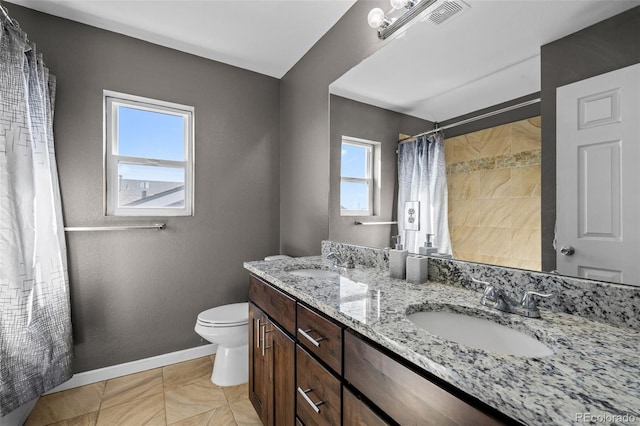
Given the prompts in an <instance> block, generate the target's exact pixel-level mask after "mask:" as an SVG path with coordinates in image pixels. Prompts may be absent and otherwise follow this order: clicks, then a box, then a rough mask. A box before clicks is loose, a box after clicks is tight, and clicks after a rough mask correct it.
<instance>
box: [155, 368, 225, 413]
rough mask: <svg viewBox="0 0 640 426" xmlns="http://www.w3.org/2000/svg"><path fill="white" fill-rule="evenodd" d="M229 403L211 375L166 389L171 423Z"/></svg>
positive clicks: (167, 408) (166, 403)
mask: <svg viewBox="0 0 640 426" xmlns="http://www.w3.org/2000/svg"><path fill="white" fill-rule="evenodd" d="M227 404H228V403H227V398H226V397H225V394H224V392H223V390H222V388H221V387H219V386H216V385H214V384H213V383H211V380H210V379H209V377H207V378H206V379H204V380H201V381H199V382H196V383H190V384H187V385H183V386H178V387H174V388H168V389H166V390H165V405H166V410H167V422H168V423H169V424H171V423H175V422H178V421H181V420H184V419H188V418H190V417H193V416H195V415H198V414H202V413H205V412H207V411H211V410H213V409H216V408H220V407H224V406H226V405H227Z"/></svg>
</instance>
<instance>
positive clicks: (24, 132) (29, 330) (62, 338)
mask: <svg viewBox="0 0 640 426" xmlns="http://www.w3.org/2000/svg"><path fill="white" fill-rule="evenodd" d="M0 25H1V27H0V416H4V415H6V414H7V413H9V412H11V411H13V410H14V409H15V408H17V407H19V406H20V405H22V404H24V403H26V402H28V401H31V400H33V399H34V398H36V397H38V396H40V395H42V394H43V393H45V392H46V391H48V390H50V389H52V388H54V387H55V386H57V385H59V384H60V383H62V382H64V381H66V380H68V379H69V378H70V377H71V362H72V337H71V316H70V305H69V278H68V274H67V252H66V246H65V240H64V228H63V224H62V207H61V203H60V189H59V185H58V175H57V169H56V161H55V155H54V146H53V103H54V94H55V78H54V77H53V76H52V75H50V74H49V70H48V69H47V68H45V66H44V64H43V61H42V56H41V55H38V54H37V53H36V49H35V46H30V45H29V43H28V41H27V36H26V34H25V33H24V32H23V31H22V30H21V29H20V28H19V26H18V25H17V23H15V22H14V21H12V20H11V19H10V18H8V17H7V16H1V17H0Z"/></svg>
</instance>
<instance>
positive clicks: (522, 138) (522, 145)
mask: <svg viewBox="0 0 640 426" xmlns="http://www.w3.org/2000/svg"><path fill="white" fill-rule="evenodd" d="M512 126H513V127H512V129H513V130H512V137H511V152H513V153H517V152H522V151H531V150H534V149H540V148H541V142H540V141H541V134H540V127H541V121H540V117H534V118H530V119H528V120H521V121H517V122H515V123H512Z"/></svg>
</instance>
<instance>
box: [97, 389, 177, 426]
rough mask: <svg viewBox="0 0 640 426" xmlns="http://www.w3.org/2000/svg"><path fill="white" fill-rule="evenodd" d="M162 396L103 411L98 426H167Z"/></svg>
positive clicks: (149, 397) (141, 399)
mask: <svg viewBox="0 0 640 426" xmlns="http://www.w3.org/2000/svg"><path fill="white" fill-rule="evenodd" d="M166 424H167V422H166V419H165V410H164V398H163V396H162V394H157V395H151V396H147V397H144V398H139V399H136V400H134V401H130V402H126V403H124V404H118V405H115V406H113V407H109V408H105V409H101V410H100V413H99V414H98V422H97V426H112V425H132V426H133V425H145V426H156V425H158V426H161V425H162V426H164V425H166Z"/></svg>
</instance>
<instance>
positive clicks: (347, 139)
mask: <svg viewBox="0 0 640 426" xmlns="http://www.w3.org/2000/svg"><path fill="white" fill-rule="evenodd" d="M343 145H352V146H358V147H364V148H366V154H367V155H366V159H365V161H366V164H365V177H364V178H356V177H348V176H342V168H341V170H340V188H342V182H356V183H366V184H367V199H368V201H369V206H368V209H367V210H366V211H364V210H349V209H343V208H340V216H373V215H374V212H373V194H374V179H373V177H374V156H375V151H376V146H378V145H380V143H379V142H374V141H369V140H366V139H360V138H354V137H351V136H342V141H341V144H340V148H342V146H343ZM340 201H342V193H341V194H340Z"/></svg>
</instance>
